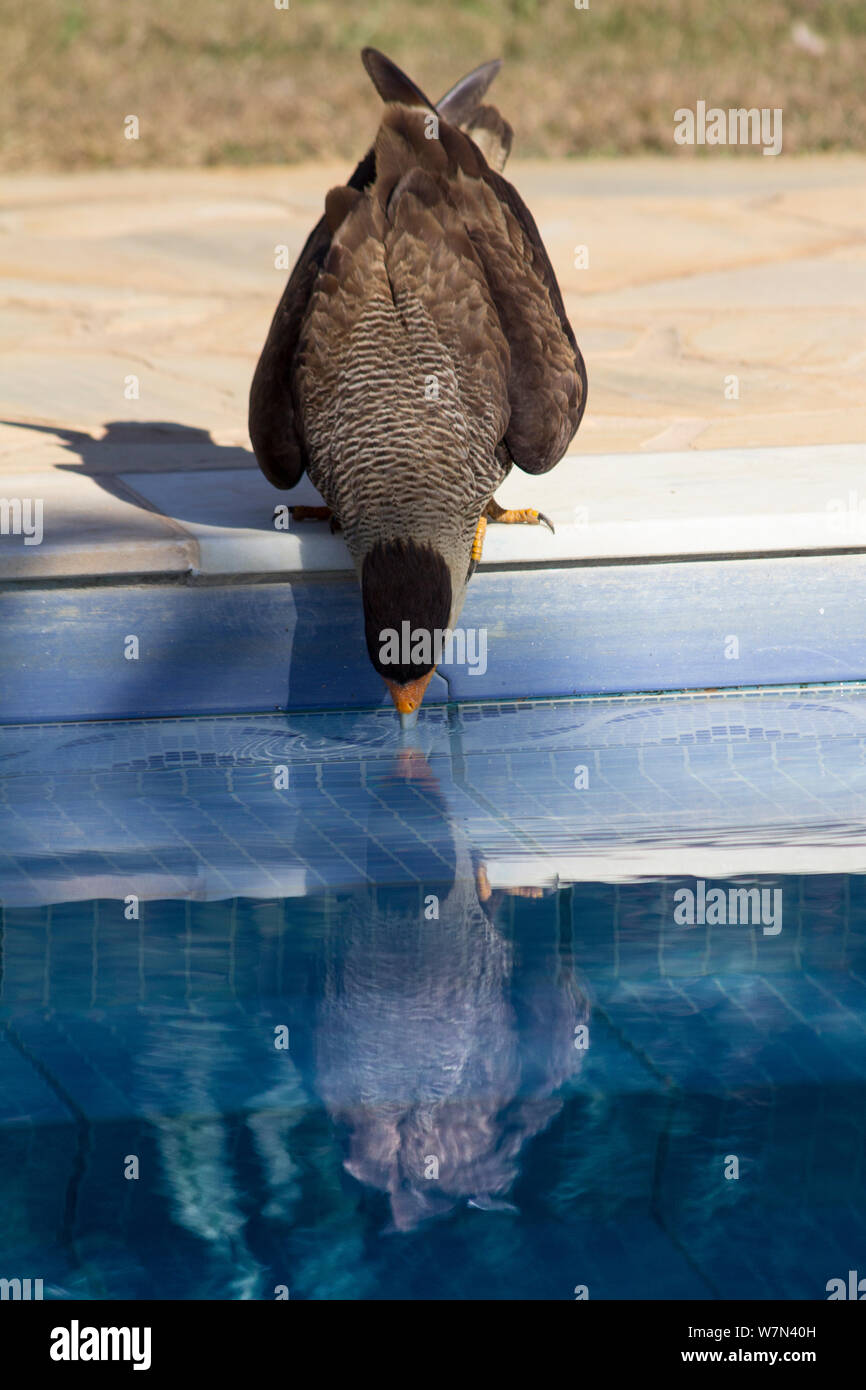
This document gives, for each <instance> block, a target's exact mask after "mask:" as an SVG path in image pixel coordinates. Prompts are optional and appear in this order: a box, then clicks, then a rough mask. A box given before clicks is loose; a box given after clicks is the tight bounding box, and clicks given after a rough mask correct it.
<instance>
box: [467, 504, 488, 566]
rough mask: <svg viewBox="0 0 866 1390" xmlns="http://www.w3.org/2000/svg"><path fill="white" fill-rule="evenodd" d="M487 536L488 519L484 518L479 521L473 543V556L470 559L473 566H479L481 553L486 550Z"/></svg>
mask: <svg viewBox="0 0 866 1390" xmlns="http://www.w3.org/2000/svg"><path fill="white" fill-rule="evenodd" d="M486 534H487V517H486V516H482V517H480V518H479V520H478V525H477V526H476V528H475V539H474V541H473V542H472V555H471V557H470V558H471V560H472V563H473V565H477V564H478V561H479V560H480V559H481V552H482V550H483V549H484V537H485V535H486Z"/></svg>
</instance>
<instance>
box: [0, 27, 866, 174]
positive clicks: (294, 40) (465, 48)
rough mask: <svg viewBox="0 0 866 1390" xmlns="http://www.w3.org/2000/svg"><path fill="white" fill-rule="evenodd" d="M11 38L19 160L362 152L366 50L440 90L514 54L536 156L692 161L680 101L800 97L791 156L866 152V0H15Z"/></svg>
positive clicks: (513, 108) (791, 110)
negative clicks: (681, 141) (817, 43)
mask: <svg viewBox="0 0 866 1390" xmlns="http://www.w3.org/2000/svg"><path fill="white" fill-rule="evenodd" d="M803 22H805V23H806V24H807V25H808V26H809V29H810V30H811V32H812V33H813V34H816V35H818V36H819V37H820V38H821V39H823V40H824V43H825V51H824V52H823V54H822V55H820V56H815V55H813V54H810V53H809V52H806V51H804V50H803V49H802V48H801V47H798V46H797V44H796V43H795V42H794V39H793V37H792V33H793V27H794V25H795V24H796V23H803ZM0 31H2V34H3V39H2V45H0V47H2V54H0V65H2V69H3V72H2V78H3V80H2V82H0V168H4V169H7V170H12V169H34V168H42V169H75V168H88V167H94V166H123V167H130V166H133V167H134V166H137V165H153V164H167V165H202V164H216V163H253V162H256V163H258V162H269V161H277V162H281V161H285V160H299V159H309V158H312V157H317V156H325V155H328V156H333V155H340V156H343V157H345V158H347V159H351V158H353V157H354V156H355V155H357V153H358V151H359V149H360V148H361V147H362V146H363V145H364V142H365V141H366V140H367V138H368V136H369V134H370V131H371V129H372V126H373V122H374V120H375V113H376V105H377V103H376V100H375V98H374V96H373V94H372V90H371V89H370V87H369V83H368V81H367V78H366V76H365V74H364V73H363V70H362V68H361V65H360V62H359V61H358V50H359V49H360V48H361V46H362V45H363V44H365V43H371V44H375V45H376V46H377V47H380V48H383V49H384V50H385V51H386V52H387V53H389V54H390V55H391V56H393V57H394V58H395V59H396V60H397V61H398V62H400V63H401V64H402V65H403V66H405V67H406V68H407V69H408V71H409V72H410V73H411V74H412V75H413V76H415V78H416V80H417V81H418V82H419V83H420V84H421V85H422V86H425V87H427V88H428V90H429V91H430V94H431V95H432V96H434V97H436V96H438V95H440V94H441V91H442V90H443V89H444V88H445V87H447V86H449V85H450V84H451V82H452V81H453V80H454V79H455V78H456V77H457V76H458V75H460V74H461V73H462V72H463V71H465V70H467V69H468V68H471V67H473V66H475V64H476V63H478V62H480V61H481V60H482V59H484V58H489V57H494V56H501V57H504V58H505V59H506V60H507V65H506V68H505V71H504V72H503V74H502V75H501V77H500V78H499V79H498V81H497V89H496V90H497V96H498V99H499V101H500V104H501V105H502V107H503V109H504V111H505V112H506V113H507V115H508V116H509V117H510V119H511V120H512V122H513V123H514V125H515V126H516V128H517V132H518V149H519V152H520V153H521V154H523V155H543V154H550V155H577V154H580V155H586V154H604V155H609V154H633V153H639V152H641V151H660V152H665V153H673V152H675V151H676V152H677V153H678V154H679V155H682V154H683V153H685V154H686V155H688V154H689V151H688V150H686V151H683V150H682V149H680V147H678V146H675V145H674V144H673V141H672V130H673V112H674V110H675V109H676V108H677V107H680V106H694V104H695V102H696V101H697V100H698V99H699V98H703V99H704V100H706V101H707V102H708V103H709V104H710V105H716V106H722V107H729V106H758V107H762V106H770V107H776V106H780V107H782V108H783V110H784V136H785V146H784V148H785V152H786V153H794V152H799V151H806V150H809V151H815V150H830V149H832V150H842V149H860V150H862V149H864V148H866V103H864V102H863V99H862V90H863V88H862V74H863V71H864V68H866V5H864V3H863V0H716V3H711V2H710V0H590V8H589V9H588V10H576V9H575V8H574V5H573V3H572V0H462V3H442V0H440V3H439V4H434V3H432V0H369V2H368V3H363V0H291V8H290V9H289V10H287V11H282V10H277V9H275V7H274V2H273V0H48V3H47V4H38V3H30V4H26V3H25V4H22V2H21V0H0ZM130 114H135V115H137V116H138V117H139V119H140V123H141V138H140V139H139V140H138V141H132V140H127V139H125V138H124V135H123V121H124V117H125V116H127V115H130ZM733 153H734V157H737V155H738V154H740V155H741V154H742V152H737V151H735V152H733ZM716 157H718V153H717V156H716Z"/></svg>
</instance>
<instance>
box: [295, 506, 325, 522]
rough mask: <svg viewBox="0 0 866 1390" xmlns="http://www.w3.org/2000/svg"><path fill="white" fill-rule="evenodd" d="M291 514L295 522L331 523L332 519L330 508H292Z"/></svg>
mask: <svg viewBox="0 0 866 1390" xmlns="http://www.w3.org/2000/svg"><path fill="white" fill-rule="evenodd" d="M291 512H292V516H293V517H294V519H295V521H329V520H330V518H331V509H330V507H292V508H291Z"/></svg>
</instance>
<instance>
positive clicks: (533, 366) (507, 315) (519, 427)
mask: <svg viewBox="0 0 866 1390" xmlns="http://www.w3.org/2000/svg"><path fill="white" fill-rule="evenodd" d="M413 164H414V165H416V166H418V167H420V168H422V169H423V170H424V171H425V172H426V173H428V174H430V175H432V176H433V177H435V178H436V180H437V182H438V184H439V187H440V188H441V189H443V190H444V192H445V194H446V196H447V198H448V200H449V202H450V203H451V205H452V206H453V207H454V209H455V211H456V212H457V214H458V215H459V217H460V219H461V221H462V223H463V226H464V227H465V229H466V231H467V233H468V236H469V238H470V241H471V243H472V246H473V248H474V250H475V253H476V255H477V258H478V260H479V262H480V264H481V266H482V268H483V270H484V274H485V276H486V279H487V283H488V286H489V289H490V294H491V297H492V300H493V303H494V305H495V307H496V310H497V313H498V315H499V320H500V323H501V326H502V330H503V333H504V335H505V338H506V341H507V343H508V347H509V350H510V357H511V363H510V369H509V375H508V404H509V408H510V418H509V421H508V426H507V429H506V431H505V435H504V438H503V443H504V444H505V446H506V448H507V450H508V453H509V454H510V456H511V459H512V460H513V461H514V462H515V463H516V464H517V465H518V466H519V467H520V468H522V469H523V470H524V471H525V472H527V473H545V472H547V471H548V469H550V468H552V467H553V466H554V464H556V463H558V462H559V460H560V459H561V458H562V455H563V454H564V453H565V450H566V449H567V448H568V445H569V443H570V441H571V439H572V438H573V436H574V434H575V431H576V430H577V427H578V425H579V424H580V420H581V417H582V415H583V411H584V407H585V404H586V369H585V367H584V363H583V358H582V356H581V354H580V351H579V349H578V347H577V343H576V341H575V337H574V333H573V331H572V328H571V325H570V323H569V322H568V318H567V316H566V313H565V307H564V305H563V302H562V295H561V293H560V290H559V286H558V284H557V281H556V276H555V274H554V272H553V268H552V266H551V264H550V260H549V259H548V256H547V252H546V251H545V249H544V245H543V243H542V240H541V237H540V235H539V232H538V228H537V227H536V225H535V222H534V221H533V218H532V215H531V213H530V212H529V209H528V208H527V207H526V205H525V204H524V202H523V201H522V199H521V198H520V195H519V194H518V193H517V191H516V189H514V188H513V187H512V185H511V184H510V183H508V181H507V180H506V179H504V178H503V177H502V176H501V174H499V173H497V172H496V171H495V170H493V169H491V168H490V167H489V166H488V164H487V163H486V161H485V160H484V158H483V156H482V154H481V152H480V150H479V148H478V147H477V145H476V144H474V143H473V141H472V140H471V139H469V138H468V137H467V136H466V134H464V133H463V131H461V130H459V129H457V128H455V127H454V126H452V125H450V124H449V123H447V122H445V121H440V125H439V139H438V140H431V139H429V138H427V135H426V131H425V121H424V113H423V112H420V111H416V110H411V109H410V108H407V107H393V108H389V109H388V110H387V111H386V113H385V116H384V118H383V121H382V127H381V130H380V133H379V139H378V141H377V165H378V174H379V176H378V180H377V192H378V191H379V190H380V189H381V190H383V191H384V195H385V196H386V197H387V196H388V190H389V187H394V188H396V190H397V191H398V192H399V180H400V178H401V177H405V170H406V168H407V167H411V166H412V165H413ZM389 166H390V167H392V168H393V175H392V177H391V179H390V180H389V178H388V172H389ZM380 196H381V195H380Z"/></svg>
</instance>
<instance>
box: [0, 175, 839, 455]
mask: <svg viewBox="0 0 866 1390" xmlns="http://www.w3.org/2000/svg"><path fill="white" fill-rule="evenodd" d="M346 173H347V170H346V169H344V168H343V167H342V166H333V167H328V166H321V165H316V166H302V167H294V168H285V169H282V168H271V169H251V170H238V169H227V170H221V169H218V170H213V171H193V172H189V171H183V172H165V173H163V172H129V173H127V172H105V173H93V174H80V175H71V176H63V175H50V176H49V175H20V176H12V177H7V178H6V179H5V181H4V188H5V193H4V207H3V211H2V215H0V232H2V235H0V277H2V282H0V294H2V304H3V315H2V330H0V353H2V371H0V377H2V382H3V385H2V388H0V414H2V418H3V419H4V420H7V421H16V422H29V423H35V424H44V425H56V426H60V427H61V428H62V429H64V430H76V429H77V430H83V431H86V432H88V433H90V434H92V435H95V436H96V437H97V438H98V437H100V436H101V435H102V434H103V433H104V431H105V429H106V426H107V425H108V424H109V423H110V422H112V421H150V422H152V421H163V422H168V423H170V424H174V425H183V426H187V427H195V428H198V429H201V430H204V431H206V433H207V434H209V435H210V437H211V439H212V440H213V445H208V444H207V443H206V440H205V441H199V444H198V447H197V448H195V449H193V450H191V451H190V457H188V458H185V466H188V465H191V466H198V467H208V466H217V467H219V466H231V465H232V463H236V461H237V456H233V455H232V453H231V451H232V450H233V449H237V448H241V449H244V448H247V447H248V439H247V434H246V428H245V417H246V397H247V390H248V386H249V379H250V376H251V373H252V369H253V366H254V364H255V360H256V356H257V354H258V352H259V350H260V348H261V345H262V342H263V340H264V336H265V333H266V331H267V326H268V323H269V321H270V317H271V314H272V312H273V309H274V307H275V305H276V302H277V299H278V297H279V293H280V290H281V287H282V285H283V283H284V282H285V279H286V275H287V271H286V270H285V269H276V268H275V266H274V259H275V247H276V246H278V245H284V246H287V247H288V253H287V254H288V261H289V263H291V262H292V261H293V260H294V256H295V254H296V253H297V251H298V250H299V249H300V246H301V245H302V243H303V241H304V238H305V237H306V234H307V232H308V231H309V228H310V226H311V224H312V223H313V221H314V220H315V219H316V218H317V217H318V216H319V214H320V212H321V209H322V207H323V201H324V195H325V192H326V191H327V189H328V188H329V187H331V186H332V185H333V184H335V183H338V182H341V181H342V180H343V179H344V178H345V176H346ZM510 173H511V177H512V178H513V180H514V181H515V183H516V185H517V186H518V188H519V189H520V190H521V192H522V193H523V195H524V196H525V198H526V200H527V202H528V203H529V205H530V207H531V209H532V211H533V212H534V214H535V216H536V219H537V221H538V222H539V225H540V227H541V230H542V234H543V236H544V238H545V240H546V242H547V245H548V247H549V249H550V253H551V257H552V260H553V263H554V266H555V268H556V271H557V274H558V275H559V278H560V281H561V284H562V286H563V290H564V293H565V297H566V303H567V307H568V311H569V314H570V316H571V318H572V322H573V323H574V325H575V328H576V331H577V336H578V339H579V341H580V343H581V345H582V347H583V350H584V353H585V356H586V358H587V363H588V369H589V377H590V404H589V409H588V412H587V416H586V419H585V421H584V424H583V426H582V428H581V432H580V435H579V437H578V438H579V450H580V452H582V453H592V454H604V453H608V452H621V451H634V450H645V449H648V450H652V451H664V450H667V449H686V448H690V449H718V448H732V447H738V446H745V447H754V446H759V445H784V444H818V443H822V444H828V443H846V442H855V441H858V440H864V439H866V396H864V389H863V369H864V364H866V341H864V335H863V322H864V316H866V159H864V158H861V157H856V156H851V157H827V158H804V159H786V158H781V159H777V160H776V159H771V160H768V159H761V158H747V157H741V158H724V157H721V156H720V157H718V158H715V159H710V158H707V159H705V160H703V161H695V160H689V161H688V162H682V163H678V162H675V161H670V160H658V161H653V160H642V161H628V160H624V161H623V160H620V161H593V162H573V163H550V164H531V163H529V164H527V163H523V164H521V163H520V162H516V163H515V164H514V165H513V166H512V168H511V170H510ZM581 246H585V247H586V248H587V251H588V259H589V265H588V267H587V268H585V269H576V268H575V264H574V262H575V248H576V247H581ZM732 375H733V376H736V377H738V378H739V398H738V399H726V396H725V379H726V378H728V377H730V376H732ZM129 376H135V377H137V378H138V389H139V397H138V399H128V398H127V397H126V395H125V390H128V389H129V388H128V386H125V383H126V379H127V378H128V377H129ZM729 394H730V393H729ZM119 442H120V441H119ZM71 452H72V454H73V456H74V455H75V451H74V449H73V450H72V451H71ZM115 453H116V451H113V450H111V449H107V450H100V451H99V460H98V462H97V461H94V462H95V465H96V466H97V467H98V468H99V469H100V470H101V471H108V472H111V471H113V469H114V468H116V467H118V466H122V467H123V468H124V469H127V468H128V467H129V460H128V458H127V457H125V454H126V450H125V449H123V448H121V450H120V453H121V458H120V459H117V458H116V457H115ZM60 461H66V462H69V461H70V450H69V449H68V447H67V448H66V449H64V448H63V446H62V445H61V446H59V445H58V442H57V440H56V438H54V437H52V436H50V435H44V434H41V433H31V432H29V431H23V432H22V431H21V430H19V429H15V428H14V427H12V426H9V425H4V426H3V430H2V434H0V462H2V466H3V467H5V468H11V469H14V470H17V469H19V468H20V467H21V466H22V465H26V466H27V467H28V468H31V467H32V468H39V467H44V466H46V465H48V466H53V465H54V464H55V463H57V462H60ZM136 466H137V467H139V466H143V467H146V466H148V465H147V463H146V462H145V463H144V464H139V463H137V464H136ZM153 466H154V467H159V466H160V465H159V464H158V462H156V461H154V463H153Z"/></svg>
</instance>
